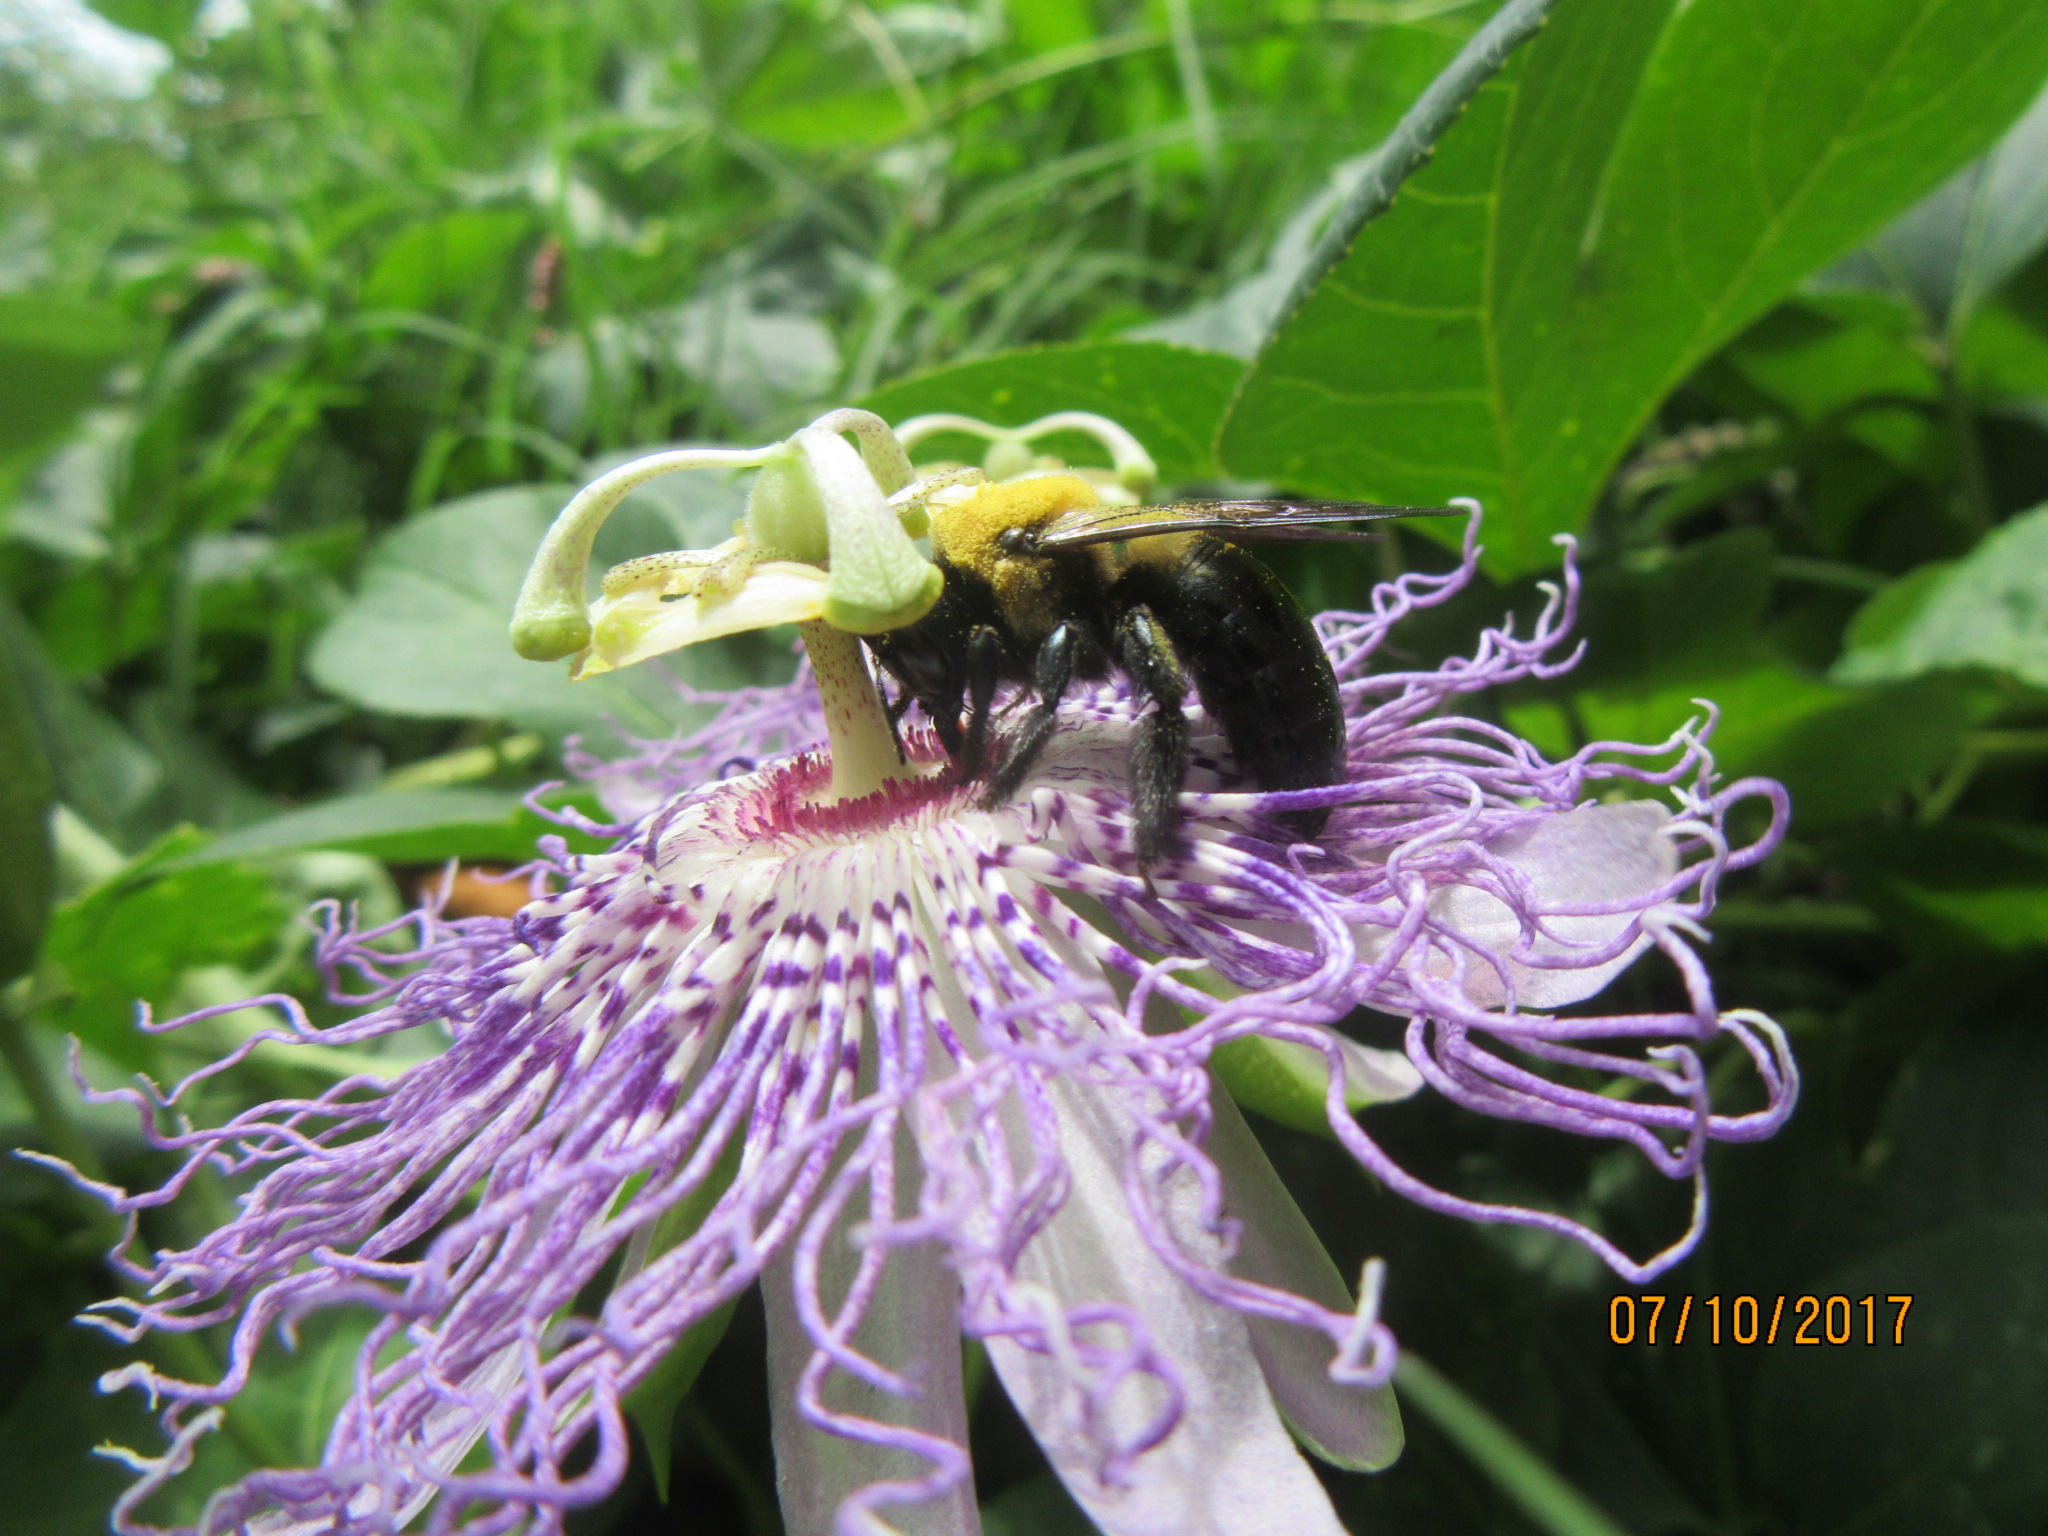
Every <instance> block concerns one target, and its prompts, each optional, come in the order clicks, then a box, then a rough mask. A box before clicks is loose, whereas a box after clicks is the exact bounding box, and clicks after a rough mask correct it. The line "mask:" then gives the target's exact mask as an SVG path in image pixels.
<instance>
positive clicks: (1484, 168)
mask: <svg viewBox="0 0 2048 1536" xmlns="http://www.w3.org/2000/svg"><path fill="white" fill-rule="evenodd" d="M2044 73H2048V9H2044V8H2043V7H2041V6H2039V5H2038V4H2035V3H2033V0H1971V3H1965V0H1804V3H1792V4H1785V5H1777V6H1757V5H1754V4H1750V3H1747V0H1693V3H1691V4H1688V5H1681V6H1677V7H1675V8H1674V7H1673V6H1671V5H1670V3H1669V0H1582V3H1579V4H1574V5H1566V6H1560V7H1559V8H1558V11H1557V13H1556V15H1555V16H1554V17H1553V18H1552V21H1551V24H1550V27H1549V28H1548V30H1547V31H1545V32H1544V33H1543V34H1542V35H1541V36H1540V37H1538V38H1537V39H1536V40H1535V41H1534V42H1533V43H1531V44H1530V45H1529V46H1528V47H1526V48H1525V49H1523V50H1522V52H1520V53H1519V54H1517V55H1516V56H1515V57H1514V58H1512V59H1511V60H1510V61H1509V62H1508V65H1507V67H1506V69H1505V70H1504V71H1503V73H1502V75H1501V76H1500V77H1499V78H1498V79H1497V80H1496V81H1494V82H1493V83H1492V84H1490V85H1489V86H1487V87H1486V88H1485V89H1484V90H1482V91H1481V92H1480V93H1479V95H1478V96H1477V97H1476V98H1475V99H1474V101H1473V103H1472V105H1471V107H1470V108H1469V109H1468V111H1467V113H1466V116H1465V119H1464V120H1463V121H1462V122H1460V123H1459V124H1458V125H1457V126H1456V127H1454V128H1453V129H1452V130H1451V131H1450V132H1449V133H1448V134H1446V135H1445V137H1444V139H1443V141H1442V143H1441V145H1440V146H1439V154H1438V157H1437V159H1436V160H1435V162H1434V163H1432V164H1431V165H1429V166H1428V167H1427V168H1425V169H1424V170H1422V171H1421V172H1420V173H1418V174H1417V175H1416V176H1415V177H1414V178H1413V180H1412V181H1411V182H1410V183H1409V184H1408V185H1407V186H1406V187H1405V188H1404V189H1403V191H1402V193H1401V194H1400V196H1399V197H1398V198H1397V199H1396V201H1395V203H1394V205H1393V207H1392V208H1391V209H1390V210H1389V211H1388V212H1387V213H1386V214H1384V215H1383V216H1382V217H1380V218H1379V219H1377V220H1376V221H1375V222H1373V223H1371V224H1369V225H1367V226H1366V228H1365V230H1364V231H1363V233H1362V234H1361V235H1360V236H1359V238H1358V239H1357V241H1356V243H1355V244H1354V245H1353V246H1352V248H1351V250H1350V251H1349V253H1348V254H1347V255H1346V256H1345V258H1344V259H1343V261H1342V262H1340V263H1339V264H1338V265H1337V266H1336V267H1335V268H1334V269H1333V270H1332V271H1331V272H1330V273H1329V274H1328V275H1327V276H1326V277H1325V278H1324V279H1323V280H1322V282H1321V283H1320V284H1319V285H1318V286H1317V287H1316V288H1315V290H1314V291H1313V292H1312V293H1311V295H1310V296H1309V298H1308V300H1307V302H1306V303H1305V304H1303V305H1302V307H1301V308H1300V309H1299V310H1298V311H1297V312H1296V313H1295V314H1294V315H1293V317H1292V318H1291V319H1290V320H1288V321H1287V322H1286V323H1285V324H1283V325H1282V326H1281V328H1280V329H1279V330H1278V332H1277V333H1276V334H1275V335H1274V337H1273V339H1272V340H1271V342H1270V343H1269V345H1268V347H1267V349H1266V351H1265V353H1264V354H1263V355H1262V356H1261V357H1260V359H1259V361H1258V362H1257V363H1256V364H1255V365H1254V367H1253V369H1252V372H1251V374H1250V375H1249V376H1248V377H1247V379H1246V382H1245V387H1244V389H1243V392H1242V394H1241V395H1240V398H1239V400H1238V402H1237V404H1236V406H1235V407H1234V409H1233V411H1232V414H1231V416H1230V419H1229V420H1228V421H1227V422H1226V424H1225V428H1224V432H1223V436H1222V442H1221V452H1222V458H1223V461H1224V464H1225V465H1226V467H1227V468H1228V469H1229V470H1230V471H1231V472H1232V473H1233V474H1236V475H1242V476H1252V477H1257V478H1264V479H1276V480H1280V481H1284V482H1286V483H1288V484H1290V485H1294V486H1298V487H1299V488H1301V489H1304V490H1309V491H1315V492H1320V493H1323V494H1328V495H1342V496H1367V497H1373V498H1377V499H1382V500H1388V501H1439V500H1442V499H1444V498H1446V497H1448V496H1454V495H1461V494H1464V495H1477V496H1479V497H1480V498H1481V499H1482V500H1485V501H1486V502H1487V503H1488V504H1489V506H1490V507H1491V509H1492V511H1493V514H1494V516H1493V520H1492V523H1491V526H1490V529H1489V534H1488V545H1489V561H1490V563H1491V564H1492V565H1493V567H1494V568H1495V569H1498V570H1503V571H1520V570H1531V569H1536V568H1539V567H1541V566H1543V565H1546V564H1548V563H1549V562H1550V561H1551V560H1552V559H1553V558H1554V555H1553V552H1552V550H1551V548H1550V545H1549V540H1550V537H1551V535H1553V534H1555V533H1559V532H1565V531H1569V530H1571V529H1573V528H1576V527H1578V526H1579V525H1580V523H1581V522H1582V521H1583V519H1584V517H1585V516H1586V513H1587V511H1588V509H1589V508H1590V507H1591V505H1592V503H1593V500H1594V498H1595V496H1596V495H1597V493H1598V491H1599V488H1600V485H1601V482H1602V480H1603V479H1604V478H1605V476H1606V474H1607V473H1608V471H1609V470H1610V469H1611V468H1612V467H1613V465H1614V463H1615V462H1616V460H1617V459H1618V458H1619V457H1620V455H1621V454H1622V453H1623V451H1624V450H1625V449H1626V448H1627V446H1628V443H1629V442H1630V440H1631V439H1632V438H1633V437H1634V436H1635V434H1636V433H1637V431H1638V430H1639V429H1640V428H1641V427H1642V425H1643V423H1644V422H1645V421H1646V420H1647V419H1648V417H1649V415H1650V413H1651V412H1652V411H1653V410H1654V409H1655V408H1656V407H1657V405H1658V403H1659V402H1660V401H1661V400H1662V399H1663V398H1664V397H1665V395H1667V394H1668V393H1669V392H1670V391H1671V389H1672V388H1673V387H1674V386H1675V385H1676V384H1677V383H1678V382H1679V381H1680V380H1681V379H1683V378H1684V377H1685V375H1686V374H1687V373H1688V372H1690V371H1691V370H1692V369H1693V368H1694V367H1696V366H1697V365H1698V364H1699V363H1700V361H1701V360H1703V359H1704V358H1705V357H1706V356H1708V354H1710V353H1711V352H1712V351H1714V350H1715V349H1716V348H1717V347H1719V346H1720V345H1721V344H1722V343H1723V342H1725V341H1727V340H1728V339H1729V338H1730V337H1731V336H1733V335H1735V334H1736V333H1737V332H1738V331H1739V330H1740V329H1741V328H1742V327H1743V326H1744V325H1746V324H1748V323H1749V321H1751V320H1752V319H1754V318H1755V317H1756V316H1757V315H1759V314H1761V313H1762V312H1763V311H1764V310H1765V309H1766V308H1767V307H1769V306H1770V305H1771V304H1772V303H1774V302H1775V301H1776V300H1778V299H1779V298H1781V297H1782V296H1783V295H1784V294H1785V293H1786V291H1787V290H1788V289H1790V288H1791V287H1792V285H1793V284H1795V283H1796V282H1798V281H1799V279H1800V278H1802V277H1803V276H1805V275H1806V274H1807V273H1809V272H1811V271H1812V270H1814V269H1815V268H1816V267H1818V266H1820V265H1822V264H1823V263H1825V262H1826V261H1828V260H1829V259H1830V258H1832V257H1834V256H1836V255H1838V254H1839V253H1840V252H1841V251H1843V250H1844V249H1846V248H1848V247H1849V246H1851V245H1853V244H1854V243H1855V242H1856V241H1858V240H1860V239H1863V238H1865V237H1866V236H1867V235H1869V234H1870V233H1871V231H1872V230H1873V229H1875V228H1877V227H1878V226H1879V225H1881V224H1882V223H1883V222H1884V220H1886V219H1887V218H1888V217H1890V216H1891V215H1892V214H1894V213H1896V212H1897V211H1898V210H1899V209H1900V208H1901V207H1903V206H1905V205H1906V204H1908V203H1910V202H1911V201H1912V200H1913V199H1914V198H1915V197H1917V196H1918V195H1919V194H1920V193H1922V192H1924V191H1925V190H1926V189H1927V188H1928V187H1929V186H1931V185H1932V184H1933V183H1934V182H1935V181H1937V180H1938V179H1939V178H1940V177H1942V176H1943V175H1945V174H1947V173H1948V172H1950V171H1951V170H1953V169H1954V168H1955V166H1956V165H1957V164H1958V163H1959V162H1961V161H1962V160H1964V159H1966V158H1968V157H1969V156H1970V155H1972V154H1974V153H1976V152H1978V151H1979V150H1981V149H1983V148H1984V147H1985V145H1986V144H1987V143H1989V142H1990V140H1991V139H1992V138H1993V136H1994V135H1996V134H1997V133H1998V132H1999V130H2000V129H2001V128H2003V127H2004V126H2005V125H2006V124H2007V123H2008V122H2010V121H2011V120H2012V118H2013V117H2014V116H2015V115H2016V114H2017V113H2018V112H2019V111H2020V110H2021V108H2022V107H2024V106H2025V105H2026V103H2027V101H2028V99H2029V98H2030V97H2031V96H2032V95H2033V93H2034V91H2035V90H2036V88H2037V87H2038V86H2039V84H2040V80H2041V77H2042V75H2043V74H2044Z"/></svg>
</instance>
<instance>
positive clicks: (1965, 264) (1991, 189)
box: [1828, 92, 2048, 338]
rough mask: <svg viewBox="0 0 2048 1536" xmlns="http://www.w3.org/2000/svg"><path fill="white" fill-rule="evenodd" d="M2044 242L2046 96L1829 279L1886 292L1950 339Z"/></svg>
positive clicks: (2047, 216)
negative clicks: (1909, 305) (1986, 150)
mask: <svg viewBox="0 0 2048 1536" xmlns="http://www.w3.org/2000/svg"><path fill="white" fill-rule="evenodd" d="M2044 240H2048V92H2044V93H2043V94H2041V95H2040V96H2037V97H2036V98H2035V99H2034V104H2033V105H2032V106H2031V107H2029V108H2028V109H2027V111H2026V113H2025V114H2024V115H2023V116H2022V117H2021V118H2020V120H2019V121H2018V122H2016V123H2014V124H2013V125H2012V127H2011V128H2010V129H2009V130H2008V131H2007V133H2006V135H2005V137H2004V138H2002V139H2000V140H1999V141H1998V143H1997V144H1996V145H1995V146H1993V148H1992V150H1991V152H1990V153H1989V154H1987V155H1985V156H1984V157H1983V158H1982V159H1981V160H1977V161H1975V162H1973V163H1972V164H1970V165H1967V166H1965V167H1964V168H1963V169H1962V170H1960V171H1958V172H1957V173H1956V174H1955V175H1954V176H1951V177H1950V178H1949V179H1948V180H1947V181H1945V182H1943V183H1942V185H1941V186H1940V187H1938V188H1936V189H1935V191H1934V192H1932V193H1931V194H1929V195H1928V196H1927V197H1926V198H1924V199H1922V200H1921V201H1920V202H1919V203H1916V204H1915V205H1914V206H1913V207H1912V208H1910V209H1908V210H1907V211H1906V212H1905V213H1904V214H1903V215H1901V216H1900V217H1899V218H1898V219H1896V220H1895V221H1893V223H1892V224H1891V226H1890V227H1889V228H1888V229H1886V230H1885V231H1884V233H1883V234H1881V235H1879V236H1878V237H1877V238H1876V239H1875V240H1873V241H1871V242H1870V245H1869V246H1868V247H1867V248H1866V249H1865V250H1862V251H1859V252H1857V253H1856V255H1854V256H1852V257H1851V258H1850V259H1849V260H1848V261H1845V262H1843V263H1842V264H1841V266H1840V267H1838V268H1836V269H1835V271H1833V272H1831V273H1829V274H1828V276H1829V278H1830V279H1832V280H1835V281H1846V282H1850V283H1854V284H1859V285H1868V286H1873V287H1882V288H1892V289H1896V290H1897V291H1899V292H1901V293H1902V294H1904V295H1905V296H1906V297H1907V298H1910V299H1911V300H1913V302H1914V303H1915V304H1917V305H1918V306H1919V308H1920V310H1921V312H1922V314H1923V315H1924V316H1925V317H1926V323H1927V326H1928V328H1929V329H1930V330H1932V331H1933V332H1935V333H1936V334H1938V335H1944V336H1947V337H1950V338H1953V337H1954V336H1956V335H1957V334H1959V333H1960V332H1961V331H1962V329H1963V328H1964V327H1965V326H1966V325H1967V324H1968V323H1969V321H1970V317H1971V316H1972V314H1974V313H1975V311H1976V309H1977V306H1978V305H1979V304H1981V303H1982V302H1983V301H1984V299H1986V298H1987V297H1989V295H1990V294H1991V293H1992V292H1993V291H1994V290H1995V289H1996V288H1997V287H1998V286H1999V284H2001V283H2003V282H2004V281H2005V280H2006V279H2007V278H2009V277H2011V276H2012V275H2013V273H2015V272H2017V271H2018V270H2019V269H2020V267H2021V265H2022V264H2023V263H2024V262H2026V260H2027V259H2028V258H2029V257H2031V256H2032V255H2033V254H2034V252H2035V251H2037V250H2039V249H2040V247H2041V243H2042V242H2043V241H2044Z"/></svg>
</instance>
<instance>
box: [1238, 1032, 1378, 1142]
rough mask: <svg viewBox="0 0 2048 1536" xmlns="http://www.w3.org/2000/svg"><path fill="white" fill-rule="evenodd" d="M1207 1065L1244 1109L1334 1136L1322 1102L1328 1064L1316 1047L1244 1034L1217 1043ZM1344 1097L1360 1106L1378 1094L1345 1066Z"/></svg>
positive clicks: (1326, 1088) (1353, 1105) (1316, 1133)
mask: <svg viewBox="0 0 2048 1536" xmlns="http://www.w3.org/2000/svg"><path fill="white" fill-rule="evenodd" d="M1209 1065H1210V1066H1211V1067H1212V1068H1213V1069H1214V1070H1215V1073H1216V1076H1217V1079H1218V1080H1219V1081H1220V1082H1221V1083H1222V1084H1223V1086H1224V1087H1225V1088H1227V1089H1228V1090H1229V1091H1230V1096H1231V1098H1233V1099H1235V1100H1236V1101H1237V1102H1238V1103H1239V1104H1241V1105H1243V1106H1244V1107H1245V1108H1246V1109H1252V1110H1257V1111H1258V1112H1259V1113H1260V1114H1262V1115H1264V1116H1265V1117H1266V1118H1267V1119H1268V1120H1275V1121H1278V1122H1279V1123H1280V1124H1281V1125H1286V1126H1292V1127H1293V1128H1294V1129H1295V1130H1297V1131H1307V1132H1309V1134H1311V1135H1314V1136H1327V1137H1330V1138H1331V1139H1333V1140H1334V1139H1335V1137H1336V1133H1335V1132H1334V1131H1332V1130H1331V1129H1330V1117H1329V1111H1328V1110H1327V1108H1326V1107H1325V1105H1326V1095H1327V1094H1328V1093H1329V1091H1330V1064H1329V1061H1328V1060H1327V1058H1325V1057H1324V1056H1323V1054H1322V1052H1320V1051H1314V1050H1311V1049H1309V1047H1307V1046H1305V1045H1296V1044H1294V1043H1293V1042H1292V1041H1288V1040H1268V1039H1267V1038H1266V1037H1265V1036H1263V1035H1245V1036H1242V1037H1240V1038H1239V1039H1236V1040H1225V1041H1224V1042H1223V1043H1222V1044H1220V1045H1218V1046H1217V1047H1216V1049H1215V1050H1214V1051H1213V1052H1211V1053H1210V1056H1209ZM1344 1102H1345V1104H1347V1105H1348V1106H1349V1107H1350V1108H1351V1109H1353V1110H1360V1109H1364V1108H1366V1107H1368V1106H1369V1105H1372V1104H1374V1103H1378V1102H1380V1100H1379V1099H1378V1098H1376V1097H1375V1096H1374V1095H1373V1094H1371V1093H1369V1092H1368V1091H1367V1090H1366V1088H1365V1086H1364V1084H1363V1082H1362V1081H1361V1080H1359V1079H1357V1078H1355V1077H1354V1075H1353V1074H1351V1073H1350V1072H1348V1071H1347V1072H1346V1074H1345V1078H1344Z"/></svg>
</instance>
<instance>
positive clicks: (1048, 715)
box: [983, 624, 1085, 805]
mask: <svg viewBox="0 0 2048 1536" xmlns="http://www.w3.org/2000/svg"><path fill="white" fill-rule="evenodd" d="M1084 641H1085V637H1084V636H1083V635H1082V633H1081V631H1080V630H1079V629H1077V628H1076V627H1075V626H1074V625H1072V624H1061V625H1058V626H1056V627H1055V628H1054V630H1053V632H1052V633H1051V634H1049V635H1047V636H1046V637H1045V644H1043V645H1041V646H1040V647H1039V648H1038V665H1037V668H1036V671H1035V672H1034V674H1033V677H1032V687H1033V688H1035V689H1036V690H1037V693H1038V702H1037V703H1036V704H1034V705H1032V707H1031V713H1030V714H1028V715H1026V716H1025V717H1024V728H1023V729H1022V730H1020V731H1018V732H1017V735H1016V738H1015V740H1014V741H1013V742H1012V743H1011V746H1010V750H1009V753H1008V754H1007V755H1006V756H1005V757H1004V758H1003V762H1002V766H1000V767H999V768H997V769H996V771H995V776H994V777H993V778H992V779H991V780H990V781H989V786H988V794H987V795H986V796H985V797H984V800H983V803H984V804H987V805H993V804H995V803H996V802H997V801H998V800H1007V799H1009V798H1010V796H1012V795H1014V794H1015V793H1016V792H1017V786H1018V785H1019V784H1022V783H1023V782H1024V775H1025V774H1027V773H1029V772H1030V771H1031V765H1032V764H1033V763H1035V762H1037V761H1038V754H1039V753H1041V752H1043V751H1044V750H1045V744H1046V742H1048V741H1049V740H1051V739H1052V733H1053V727H1054V726H1055V725H1057V724H1058V723H1059V712H1060V700H1061V699H1063V698H1064V697H1066V692H1067V684H1069V683H1071V682H1072V681H1073V680H1074V665H1075V662H1076V660H1077V657H1076V654H1075V653H1076V651H1077V650H1078V649H1079V648H1080V646H1081V645H1082V644H1083V643H1084Z"/></svg>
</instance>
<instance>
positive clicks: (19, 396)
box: [0, 293, 131, 468]
mask: <svg viewBox="0 0 2048 1536" xmlns="http://www.w3.org/2000/svg"><path fill="white" fill-rule="evenodd" d="M130 339H131V338H130V332H129V328H128V324H127V322H126V321H125V320H123V319H122V318H121V317H120V316H119V315H117V314H115V313H113V312H112V311H111V310H106V309H101V308H100V307H98V306H97V305H92V304H83V303H80V302H79V301H78V300H76V299H66V298H59V297H58V296H56V295H54V294H45V293H35V294H32V293H5V294H0V468H4V467H5V466H7V465H8V464H9V463H10V462H12V463H15V464H17V466H18V464H19V461H22V460H24V459H26V458H27V456H28V455H30V454H31V453H33V452H34V451H35V450H37V449H39V448H41V447H43V446H45V445H46V444H48V443H49V442H50V441H52V440H53V439H54V438H55V437H56V436H57V435H58V434H59V433H60V432H62V431H63V429H64V428H66V427H68V426H69V425H70V424H71V423H72V421H73V420H75V419H76V418H77V416H78V413H79V412H80V411H82V410H84V409H85V408H86V407H87V406H89V405H91V404H92V403H93V401H95V400H96V399H98V398H99V393H100V380H101V379H102V378H103V377H105V375H106V372H107V369H108V368H110V367H111V366H112V365H113V364H114V363H115V362H116V361H117V360H118V359H119V358H120V356H121V354H122V353H123V352H124V351H126V350H127V348H128V345H129V341H130Z"/></svg>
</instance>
